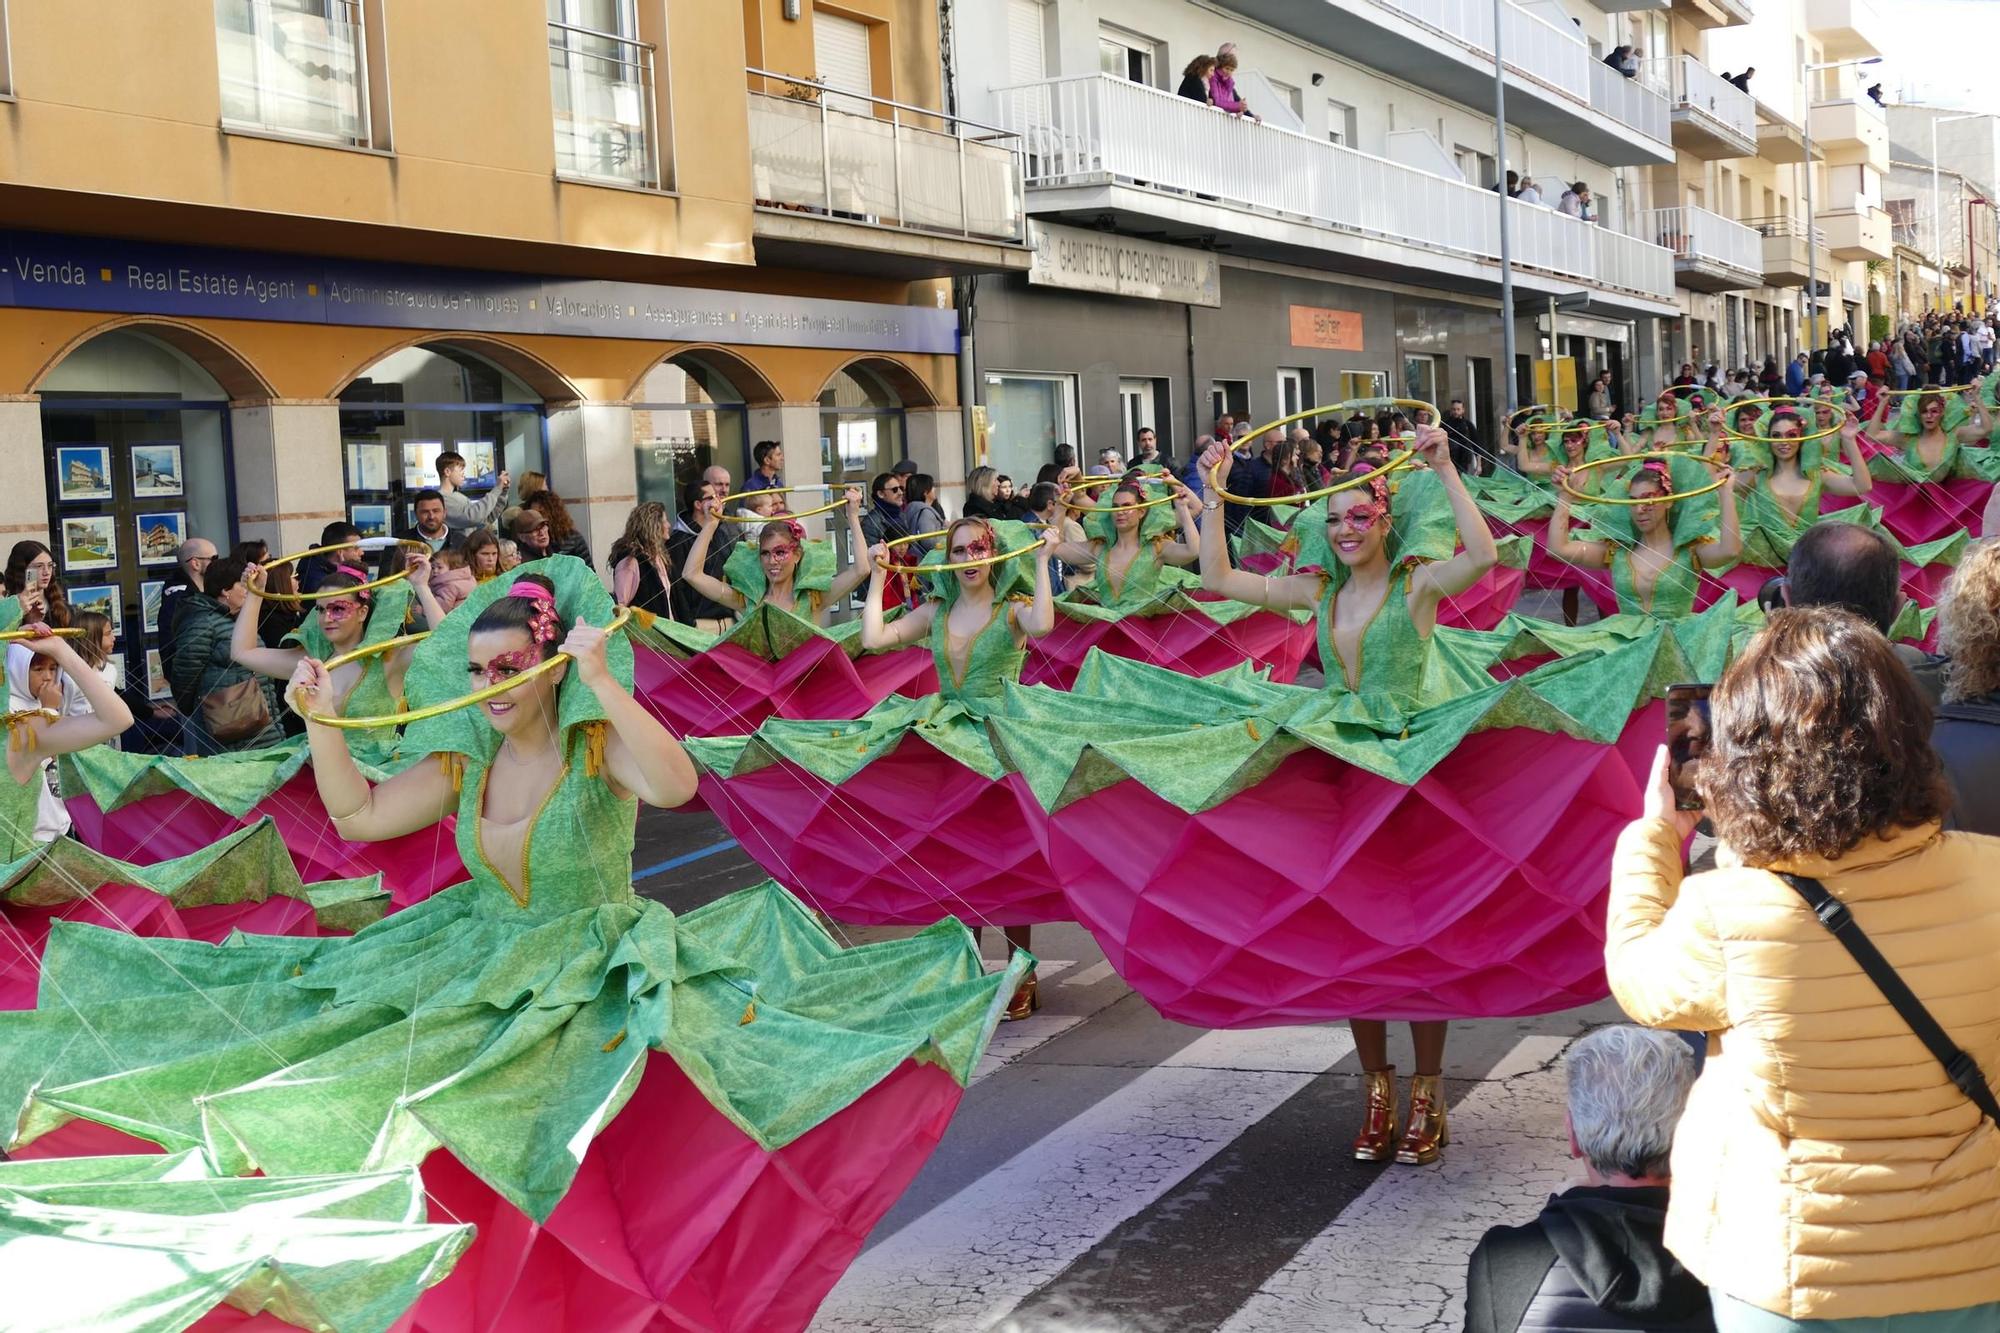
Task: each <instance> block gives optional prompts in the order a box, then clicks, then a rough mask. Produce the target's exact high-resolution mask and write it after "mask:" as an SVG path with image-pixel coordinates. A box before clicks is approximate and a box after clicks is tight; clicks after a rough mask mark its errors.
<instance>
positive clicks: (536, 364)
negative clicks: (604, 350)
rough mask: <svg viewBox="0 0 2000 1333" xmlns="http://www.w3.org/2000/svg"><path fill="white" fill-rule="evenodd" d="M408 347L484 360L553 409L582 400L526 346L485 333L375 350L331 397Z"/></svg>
mask: <svg viewBox="0 0 2000 1333" xmlns="http://www.w3.org/2000/svg"><path fill="white" fill-rule="evenodd" d="M408 347H448V348H451V349H453V350H454V351H460V352H467V353H470V354H471V355H473V356H477V357H483V358H484V359H486V360H488V361H491V362H492V363H493V364H494V365H496V366H498V367H500V368H501V369H502V370H504V371H506V372H507V373H508V374H510V375H513V376H514V377H515V378H517V379H519V380H520V381H521V382H522V383H524V384H526V385H527V386H528V387H529V388H530V389H532V390H534V391H535V392H536V393H538V394H540V395H541V397H542V401H543V402H544V403H546V404H548V405H550V406H552V407H554V406H563V405H567V404H571V403H579V402H582V401H583V398H584V394H583V392H582V391H581V390H579V389H578V388H577V387H576V385H574V384H572V383H571V382H570V380H569V377H568V376H566V375H564V374H563V373H562V372H561V371H560V370H557V369H556V368H555V367H554V366H552V365H550V364H549V363H548V362H547V361H544V360H543V359H542V358H541V357H539V356H537V355H535V353H533V352H530V351H528V350H527V349H526V348H524V347H518V346H516V345H515V344H513V343H510V342H508V341H507V340H506V339H504V338H495V337H492V336H490V335H488V334H483V333H437V332H432V333H423V334H418V335H416V336H414V337H410V338H404V339H402V340H401V341H399V342H395V343H390V344H387V345H385V346H383V347H378V348H375V349H374V350H372V351H371V352H370V353H369V354H368V356H367V357H366V358H365V359H364V360H362V361H361V362H360V363H359V364H357V365H354V366H352V367H350V368H349V369H348V371H347V373H346V374H344V375H342V376H341V378H340V382H339V383H337V384H335V385H334V386H333V387H332V388H331V389H330V390H329V391H328V393H327V397H329V398H338V397H339V396H340V395H341V392H342V391H343V390H345V389H346V388H347V386H348V385H350V384H352V383H353V382H354V381H355V380H356V379H357V378H359V377H360V376H361V375H363V374H366V373H367V371H368V369H369V368H370V367H371V366H374V365H377V364H378V363H380V362H381V361H382V360H384V359H385V358H387V357H390V356H393V355H395V354H396V353H397V352H400V351H402V350H404V349H405V348H408Z"/></svg>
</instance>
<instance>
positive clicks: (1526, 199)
mask: <svg viewBox="0 0 2000 1333" xmlns="http://www.w3.org/2000/svg"><path fill="white" fill-rule="evenodd" d="M1514 197H1515V198H1516V199H1519V200H1520V201H1521V202H1522V203H1524V204H1534V205H1535V206H1536V207H1538V208H1546V207H1547V206H1548V205H1547V204H1546V203H1545V202H1544V201H1543V199H1542V192H1541V189H1540V187H1538V186H1537V185H1536V184H1535V181H1534V178H1533V177H1532V176H1523V177H1521V190H1520V193H1518V194H1516V195H1515V196H1514Z"/></svg>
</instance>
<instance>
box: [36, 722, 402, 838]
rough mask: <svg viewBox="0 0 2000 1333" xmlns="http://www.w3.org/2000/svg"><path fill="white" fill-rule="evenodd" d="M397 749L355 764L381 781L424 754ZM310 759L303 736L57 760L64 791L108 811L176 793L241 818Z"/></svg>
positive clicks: (103, 749)
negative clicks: (205, 749)
mask: <svg viewBox="0 0 2000 1333" xmlns="http://www.w3.org/2000/svg"><path fill="white" fill-rule="evenodd" d="M425 757H426V756H424V755H423V754H421V753H419V752H417V751H415V750H412V749H409V748H407V747H405V748H403V749H401V750H400V751H399V752H398V753H397V754H396V755H394V756H392V757H390V758H388V759H386V760H380V761H379V762H377V761H376V760H377V759H378V758H379V756H375V755H374V754H373V752H372V751H371V752H370V755H368V756H363V755H356V756H355V763H356V765H357V766H359V768H360V769H361V771H362V773H363V774H364V775H365V776H366V777H367V778H368V779H369V780H370V781H371V782H380V781H382V780H383V779H385V778H388V777H391V776H393V775H395V774H397V773H400V772H402V771H403V770H404V769H405V768H408V767H409V766H410V765H412V764H414V763H416V762H417V761H418V760H419V759H422V758H425ZM311 758H312V755H311V752H310V751H309V750H308V749H307V748H306V740H305V737H303V736H292V737H288V738H286V739H285V740H284V741H282V742H281V743H279V744H277V745H272V746H268V747H266V748H264V749H261V750H225V751H222V752H220V753H218V754H211V755H187V756H181V755H159V754H131V753H128V752H126V751H123V750H114V749H111V748H110V747H109V746H104V745H94V746H92V747H90V748H89V749H87V750H79V751H77V752H76V753H75V754H66V755H63V756H62V757H61V758H59V759H58V760H57V761H56V764H57V768H58V771H59V772H60V773H61V774H62V787H63V790H64V791H66V792H79V791H80V792H84V793H87V794H88V795H89V796H90V799H91V800H93V801H95V802H96V803H97V805H98V808H99V809H101V810H103V811H104V812H105V813H106V814H110V813H113V812H115V811H117V810H121V809H123V808H124V807H125V806H128V805H130V804H132V803H133V802H134V801H140V800H144V799H145V798H146V797H148V796H158V795H161V794H162V793H171V792H180V793H183V794H185V795H188V796H192V797H194V798H195V799H197V800H200V801H204V802H206V803H208V804H209V805H212V806H214V807H216V808H217V809H219V810H222V811H224V812H226V813H227V814H228V815H229V816H230V818H232V819H241V818H243V817H244V816H245V815H247V814H249V813H250V811H251V810H253V809H254V808H255V807H256V805H257V803H258V802H259V801H262V800H264V799H266V798H267V797H269V796H270V795H271V793H273V792H275V791H277V790H278V788H280V787H282V786H284V785H285V784H286V783H287V782H289V781H291V779H292V777H293V776H294V775H295V774H297V773H298V772H299V770H300V769H302V768H304V767H305V766H306V764H307V762H308V761H309V760H310V759H311Z"/></svg>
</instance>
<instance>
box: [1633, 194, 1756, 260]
mask: <svg viewBox="0 0 2000 1333" xmlns="http://www.w3.org/2000/svg"><path fill="white" fill-rule="evenodd" d="M1640 226H1642V227H1643V228H1645V234H1646V235H1647V236H1650V237H1652V238H1653V239H1654V240H1656V241H1658V242H1659V243H1660V244H1661V245H1662V246H1665V247H1666V248H1667V249H1669V250H1671V251H1673V252H1674V257H1675V258H1676V259H1681V260H1689V261H1695V262H1702V263H1709V264H1718V265H1721V266H1722V267H1724V268H1729V269H1734V270H1736V271H1737V272H1739V273H1747V274H1756V273H1762V272H1763V271H1764V238H1763V237H1762V236H1761V235H1759V234H1758V233H1757V231H1756V229H1754V228H1751V227H1746V226H1744V225H1743V224H1742V223H1740V222H1735V221H1732V220H1731V219H1729V218H1726V217H1723V216H1722V215H1721V214H1719V213H1711V212H1709V211H1708V210H1707V209H1705V208H1692V207H1689V208H1655V209H1653V210H1651V211H1650V212H1646V213H1642V214H1640Z"/></svg>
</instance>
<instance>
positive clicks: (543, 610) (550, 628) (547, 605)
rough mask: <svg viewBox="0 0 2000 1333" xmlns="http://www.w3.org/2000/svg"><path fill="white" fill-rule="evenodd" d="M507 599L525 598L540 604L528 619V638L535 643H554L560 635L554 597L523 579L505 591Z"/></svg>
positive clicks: (542, 588) (547, 591) (560, 628)
mask: <svg viewBox="0 0 2000 1333" xmlns="http://www.w3.org/2000/svg"><path fill="white" fill-rule="evenodd" d="M507 595H508V596H509V597H525V598H527V599H528V600H529V601H533V602H540V603H541V605H540V606H538V607H536V608H535V610H534V613H533V614H532V615H530V616H529V617H528V637H529V638H531V639H533V640H534V641H535V642H536V643H538V644H539V643H554V642H555V641H556V639H557V638H558V637H559V636H560V635H561V633H562V625H561V618H560V617H559V616H557V614H556V595H555V594H554V593H552V592H550V591H549V590H548V589H547V588H544V587H543V586H542V585H541V584H539V583H529V582H528V581H527V580H525V579H523V580H522V581H521V582H519V583H516V584H515V585H514V586H513V587H511V588H509V589H507Z"/></svg>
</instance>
